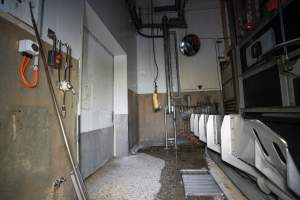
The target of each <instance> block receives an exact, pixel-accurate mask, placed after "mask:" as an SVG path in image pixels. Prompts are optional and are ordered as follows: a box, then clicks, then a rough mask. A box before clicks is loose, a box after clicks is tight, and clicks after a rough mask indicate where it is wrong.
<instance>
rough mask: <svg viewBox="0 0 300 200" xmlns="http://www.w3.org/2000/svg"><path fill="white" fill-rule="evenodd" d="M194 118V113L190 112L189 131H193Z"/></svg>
mask: <svg viewBox="0 0 300 200" xmlns="http://www.w3.org/2000/svg"><path fill="white" fill-rule="evenodd" d="M194 118H195V114H194V113H193V114H191V117H190V131H191V132H192V133H193V132H194Z"/></svg>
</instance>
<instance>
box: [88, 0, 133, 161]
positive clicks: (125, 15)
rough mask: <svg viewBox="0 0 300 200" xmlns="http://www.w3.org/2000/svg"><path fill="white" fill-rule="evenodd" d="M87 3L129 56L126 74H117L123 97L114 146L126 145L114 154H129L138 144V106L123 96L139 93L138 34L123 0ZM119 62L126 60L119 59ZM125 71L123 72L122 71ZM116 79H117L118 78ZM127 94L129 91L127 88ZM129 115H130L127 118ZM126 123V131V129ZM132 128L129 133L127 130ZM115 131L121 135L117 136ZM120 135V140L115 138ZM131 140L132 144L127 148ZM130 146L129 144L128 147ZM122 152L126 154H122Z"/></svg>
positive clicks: (118, 106)
mask: <svg viewBox="0 0 300 200" xmlns="http://www.w3.org/2000/svg"><path fill="white" fill-rule="evenodd" d="M88 3H89V4H90V5H91V7H93V9H94V10H95V12H96V13H97V15H98V16H99V18H100V19H101V21H102V22H103V24H104V25H105V27H107V29H108V30H109V32H110V33H111V35H112V36H113V37H114V38H115V39H116V41H117V43H118V44H120V46H121V48H122V49H123V50H124V52H123V53H124V54H126V56H127V57H126V60H127V61H125V62H127V67H126V68H127V73H121V71H122V69H121V70H120V72H118V73H117V74H115V75H116V76H118V78H119V79H120V80H121V81H120V82H119V83H117V84H116V85H115V90H120V89H121V88H122V94H123V95H122V97H120V96H116V97H115V102H114V103H115V109H117V110H116V112H115V114H114V119H115V122H119V124H116V123H115V143H116V144H117V143H119V144H124V145H121V146H115V155H121V156H122V155H126V153H124V152H125V150H126V151H127V150H128V148H129V147H132V146H133V145H134V144H136V141H137V140H136V139H133V138H138V135H137V134H138V133H137V131H136V130H137V123H136V122H135V121H133V120H132V119H135V118H137V115H136V114H137V112H136V111H134V109H137V108H136V107H135V108H134V107H129V110H128V105H131V104H132V102H130V101H128V94H127V92H126V94H125V93H124V91H125V90H124V88H126V87H127V88H128V90H130V91H131V92H133V93H137V43H136V33H135V29H134V26H133V25H132V23H131V19H130V15H129V11H128V9H127V5H126V3H125V1H123V0H111V1H105V0H88ZM123 53H118V52H116V54H115V55H124V54H123ZM119 59H125V58H124V57H123V58H119ZM123 70H124V69H123ZM124 75H125V76H127V81H126V82H127V83H125V82H124V81H123V82H122V80H125V77H124ZM115 80H117V79H116V78H115ZM126 91H127V89H126ZM128 112H129V113H131V114H130V116H128ZM125 124H127V125H128V126H127V128H126V127H124V126H125ZM128 127H129V130H128ZM116 131H117V132H119V134H116ZM116 136H119V137H116ZM130 138H131V139H130ZM128 141H130V144H129V146H128ZM126 144H127V145H126ZM122 152H123V153H122Z"/></svg>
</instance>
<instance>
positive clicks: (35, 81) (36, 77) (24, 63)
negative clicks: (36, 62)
mask: <svg viewBox="0 0 300 200" xmlns="http://www.w3.org/2000/svg"><path fill="white" fill-rule="evenodd" d="M29 62H30V58H29V57H27V56H24V57H23V61H22V64H21V68H20V74H21V78H22V82H23V84H24V86H25V87H27V88H35V87H36V86H37V84H38V82H39V71H38V69H33V71H34V79H33V83H30V82H29V81H28V80H27V79H26V77H25V72H26V69H27V66H28V64H29Z"/></svg>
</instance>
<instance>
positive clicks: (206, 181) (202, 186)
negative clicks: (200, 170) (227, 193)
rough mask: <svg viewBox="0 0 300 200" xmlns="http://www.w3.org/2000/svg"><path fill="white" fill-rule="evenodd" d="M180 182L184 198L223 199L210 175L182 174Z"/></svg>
mask: <svg viewBox="0 0 300 200" xmlns="http://www.w3.org/2000/svg"><path fill="white" fill-rule="evenodd" d="M182 180H183V184H184V191H185V196H186V197H187V196H199V197H204V196H205V197H211V196H222V197H224V193H223V191H222V190H221V189H220V187H219V186H218V184H217V183H216V181H215V180H214V178H213V177H212V176H211V175H210V174H183V175H182Z"/></svg>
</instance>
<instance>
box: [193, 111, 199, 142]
mask: <svg viewBox="0 0 300 200" xmlns="http://www.w3.org/2000/svg"><path fill="white" fill-rule="evenodd" d="M199 118H200V114H195V118H194V135H195V136H197V137H199Z"/></svg>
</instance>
